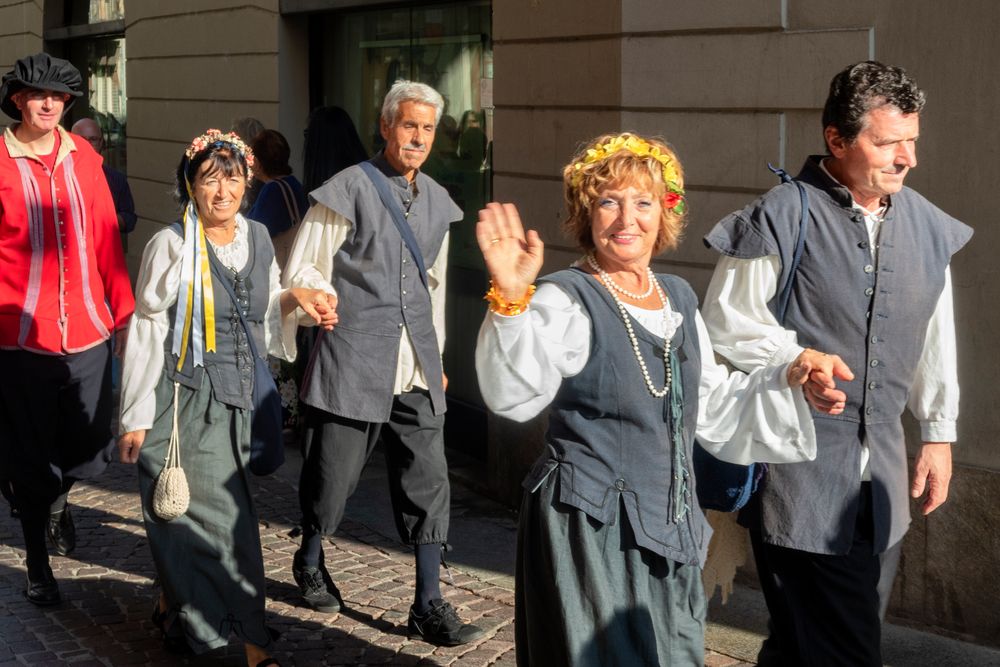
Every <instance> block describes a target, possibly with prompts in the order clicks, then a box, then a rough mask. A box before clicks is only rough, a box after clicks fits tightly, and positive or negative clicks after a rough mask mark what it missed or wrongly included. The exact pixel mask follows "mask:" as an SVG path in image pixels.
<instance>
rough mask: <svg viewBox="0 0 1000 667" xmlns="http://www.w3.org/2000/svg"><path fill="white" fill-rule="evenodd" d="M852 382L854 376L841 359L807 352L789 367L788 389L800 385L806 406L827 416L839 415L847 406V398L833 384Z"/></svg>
mask: <svg viewBox="0 0 1000 667" xmlns="http://www.w3.org/2000/svg"><path fill="white" fill-rule="evenodd" d="M853 379H854V373H852V372H851V369H850V368H848V367H847V364H845V363H844V362H843V360H842V359H841V358H840V357H838V356H837V355H835V354H823V353H822V352H817V351H816V350H813V349H809V348H806V349H805V350H803V351H802V354H800V355H799V356H798V357H796V358H795V361H794V362H792V363H791V364H790V365H789V366H788V384H789V386H793V387H794V386H800V385H801V386H802V391H803V393H804V394H805V397H806V400H807V401H809V404H810V405H812V406H813V408H815V409H816V410H817V411H819V412H823V413H825V414H828V415H839V414H840V413H842V412H843V411H844V407H845V406H846V404H847V394H845V393H844V392H842V391H840V390H839V389H837V388H836V386H837V383H836V381H837V380H845V381H848V382H850V381H851V380H853Z"/></svg>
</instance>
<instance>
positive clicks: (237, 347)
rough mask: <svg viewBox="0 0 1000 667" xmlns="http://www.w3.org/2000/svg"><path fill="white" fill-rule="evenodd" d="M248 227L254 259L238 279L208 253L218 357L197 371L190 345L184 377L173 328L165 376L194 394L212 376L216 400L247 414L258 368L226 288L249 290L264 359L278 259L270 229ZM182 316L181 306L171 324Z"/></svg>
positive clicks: (208, 357) (251, 319) (212, 355)
mask: <svg viewBox="0 0 1000 667" xmlns="http://www.w3.org/2000/svg"><path fill="white" fill-rule="evenodd" d="M247 222H248V223H249V237H250V239H249V240H250V258H249V259H248V260H247V264H246V266H244V267H243V269H242V270H241V271H240V272H239V273H238V274H236V276H234V275H233V272H232V271H230V270H229V269H227V268H226V267H225V266H223V265H222V263H221V262H219V260H218V259H217V258H216V257H215V253H214V252H212V247H211V246H209V248H208V257H209V262H210V264H211V266H212V288H213V289H212V293H213V295H214V298H215V344H216V350H215V352H205V354H204V361H205V365H204V367H202V366H198V367H195V366H194V364H193V361H192V354H191V346H190V343H189V344H188V353H187V355H185V359H184V367H183V368H182V369H181V370H180V371H178V370H177V357H176V356H174V355H173V353H171V351H170V350H171V346H172V344H173V329H172V328H171V333H170V335H169V336H167V339H166V341H165V342H164V346H165V350H164V352H165V354H164V359H165V360H166V368H165V372H166V373H167V376H168V377H169V378H170V379H171V380H173V381H175V382H179V383H181V384H182V385H184V386H187V387H190V388H192V389H198V388H200V387H201V384H202V381H203V377H202V376H203V374H205V373H208V378H209V381H210V383H211V386H212V395H213V397H214V398H215V400H217V401H219V402H220V403H225V404H226V405H232V406H234V407H237V408H243V409H245V410H248V409H250V397H251V394H252V393H253V369H254V364H253V360H252V359H251V357H250V346H249V345H248V344H247V339H246V334H245V333H244V331H243V325H242V324H240V319H239V316H238V315H237V314H236V311H235V310H234V308H233V300H232V298H230V296H229V293H228V292H227V291H226V289H225V288H224V287H223V286H222V283H221V281H223V280H225V281H227V282H228V283H229V284H230V285H235V283H237V282H242V287H237V289H236V292H237V294H236V295H237V297H240V296H241V292H244V289H243V288H244V287H245V293H246V294H247V298H248V301H247V307H248V310H247V311H246V312H245V314H244V316H245V317H246V319H247V323H248V324H249V325H250V329H251V330H252V331H253V336H254V344H255V345H256V346H257V352H258V354H260V355H261V356H262V357H263V356H265V355H266V354H267V346H266V345H265V344H264V317H265V315H266V313H267V305H268V301H269V300H270V278H271V262H272V261H273V259H274V249H273V248H272V247H271V238H270V237H269V236H268V233H267V228H266V227H264V225H262V224H260V223H258V222H254V221H252V220H248V221H247ZM170 228H171V229H172V230H174V231H175V232H177V234H178V235H179V236H183V233H184V232H183V228H182V227H181V226H180V224H177V223H175V224H173V225H171V227H170ZM176 310H177V305H176V304H174V305H173V306H171V307H170V309H169V311H170V315H169V317H170V322H171V323H173V321H174V313H175V312H176Z"/></svg>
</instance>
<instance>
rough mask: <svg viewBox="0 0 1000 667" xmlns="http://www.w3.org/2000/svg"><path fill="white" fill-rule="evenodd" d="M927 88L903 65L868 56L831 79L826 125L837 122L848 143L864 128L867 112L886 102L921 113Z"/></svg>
mask: <svg viewBox="0 0 1000 667" xmlns="http://www.w3.org/2000/svg"><path fill="white" fill-rule="evenodd" d="M925 101H926V100H925V97H924V91H922V90H920V88H918V87H917V84H916V82H915V81H914V80H913V79H911V78H910V77H909V76H907V74H906V72H905V71H903V69H902V68H900V67H890V66H888V65H883V64H882V63H879V62H875V61H873V60H866V61H865V62H860V63H857V64H855V65H850V66H848V67H846V68H845V69H844V70H843V71H842V72H840V73H839V74H837V76H835V77H833V81H831V82H830V94H829V96H828V97H827V98H826V105H825V106H824V107H823V128H824V129H826V128H827V127H829V126H831V125H832V126H834V127H835V128H836V129H837V132H838V133H839V134H840V136H841V137H843V139H844V140H845V141H847V142H848V143H851V142H853V141H854V140H855V139H856V138H857V136H858V134H859V133H860V132H861V130H862V129H864V124H865V114H866V113H868V112H869V111H871V110H872V109H877V108H879V107H882V106H893V107H896V108H897V109H899V110H900V111H901V112H903V113H920V111H921V110H922V109H923V108H924V102H925Z"/></svg>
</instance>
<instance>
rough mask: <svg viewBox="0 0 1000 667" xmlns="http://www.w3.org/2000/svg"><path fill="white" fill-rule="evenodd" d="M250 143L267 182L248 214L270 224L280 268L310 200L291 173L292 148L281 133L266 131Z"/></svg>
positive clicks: (261, 178) (259, 175)
mask: <svg viewBox="0 0 1000 667" xmlns="http://www.w3.org/2000/svg"><path fill="white" fill-rule="evenodd" d="M250 145H251V146H252V147H253V153H254V156H255V157H256V160H257V164H256V169H255V172H256V177H257V180H258V181H260V182H261V183H263V184H264V185H263V187H262V188H261V189H260V193H259V194H258V195H257V201H256V202H254V205H253V208H251V209H250V212H249V213H247V217H248V218H250V219H251V220H256V221H257V222H259V223H261V224H262V225H264V226H265V227H267V231H268V233H269V234H270V235H271V243H273V244H274V258H275V259H276V260H277V261H278V268H279V269H284V268H285V260H286V259H288V250H289V248H291V245H292V241H293V240H294V239H295V228H296V227H297V226H298V224H299V222H301V221H302V216H303V215H305V212H306V209H308V208H309V199H308V197H306V192H305V190H304V189H303V188H302V184H301V183H299V179H297V178H295V176H293V175H292V167H291V165H290V164H288V161H289V158H290V157H291V149H290V148H289V147H288V141H287V140H286V139H285V136H284V135H283V134H281V132H278V131H277V130H264V131H263V132H260V133H258V134H257V136H256V137H255V138H254V140H253V141H251V142H250Z"/></svg>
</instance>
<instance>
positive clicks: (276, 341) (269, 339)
mask: <svg viewBox="0 0 1000 667" xmlns="http://www.w3.org/2000/svg"><path fill="white" fill-rule="evenodd" d="M268 278H269V285H268V300H267V314H266V315H265V316H264V345H265V347H266V348H267V353H268V354H270V355H271V356H272V357H278V358H281V359H284V360H285V361H295V353H296V352H297V348H296V346H295V332H296V331H297V330H298V318H297V317H296V312H297V311H299V310H300V309H299V308H296V309H295V310H293V311H292V312H290V313H288V315H287V316H285V317H282V316H281V295H282V294H284V293H285V291H284V290H283V289H281V269H279V268H278V262H277V260H272V261H271V270H270V275H269V277H268ZM310 319H312V318H310Z"/></svg>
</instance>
